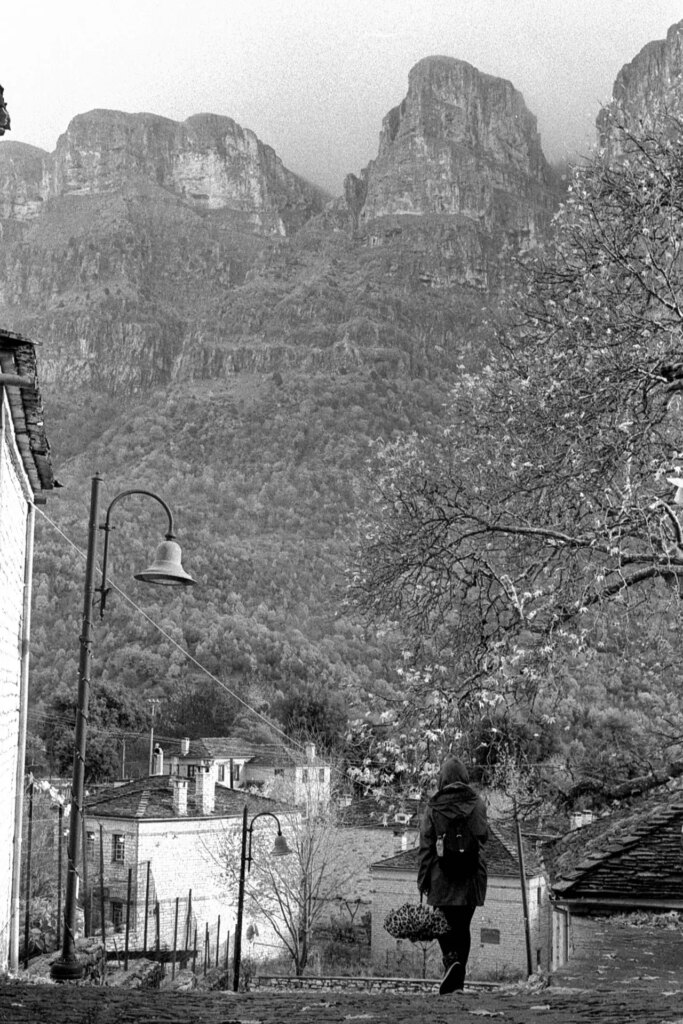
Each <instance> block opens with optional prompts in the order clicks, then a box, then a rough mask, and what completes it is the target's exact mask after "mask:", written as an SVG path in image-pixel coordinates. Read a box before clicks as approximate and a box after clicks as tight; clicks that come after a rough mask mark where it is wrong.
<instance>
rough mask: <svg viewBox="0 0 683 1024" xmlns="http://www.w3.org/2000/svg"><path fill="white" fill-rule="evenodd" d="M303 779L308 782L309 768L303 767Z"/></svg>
mask: <svg viewBox="0 0 683 1024" xmlns="http://www.w3.org/2000/svg"><path fill="white" fill-rule="evenodd" d="M301 781H302V782H308V768H302V769H301Z"/></svg>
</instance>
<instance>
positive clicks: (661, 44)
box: [597, 21, 683, 155]
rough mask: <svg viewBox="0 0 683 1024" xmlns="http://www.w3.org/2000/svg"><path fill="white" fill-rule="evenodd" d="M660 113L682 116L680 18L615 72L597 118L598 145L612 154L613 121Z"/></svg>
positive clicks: (647, 120)
mask: <svg viewBox="0 0 683 1024" xmlns="http://www.w3.org/2000/svg"><path fill="white" fill-rule="evenodd" d="M662 114H670V115H672V116H673V117H674V118H679V119H680V118H683V21H679V22H677V24H675V25H672V26H671V28H670V29H669V31H668V32H667V35H666V39H658V40H655V41H654V42H651V43H648V44H647V46H644V47H643V49H642V50H641V51H640V53H638V54H637V55H636V56H635V57H634V58H633V60H632V61H630V63H628V64H625V65H624V67H623V68H622V69H621V71H620V72H619V74H618V75H617V78H616V81H615V83H614V88H613V90H612V102H611V103H610V104H609V105H608V106H606V107H605V108H604V109H603V110H601V111H600V114H599V115H598V119H597V129H598V138H599V142H600V145H601V146H603V147H605V148H606V149H607V151H608V153H609V154H611V155H616V154H617V152H618V151H619V144H618V142H617V140H616V136H615V134H614V131H613V128H612V126H613V124H614V122H615V121H616V122H617V123H619V124H624V125H626V127H628V126H629V125H633V126H636V125H638V124H640V123H642V124H645V125H648V124H652V123H653V121H654V120H655V119H657V118H659V117H661V115H662Z"/></svg>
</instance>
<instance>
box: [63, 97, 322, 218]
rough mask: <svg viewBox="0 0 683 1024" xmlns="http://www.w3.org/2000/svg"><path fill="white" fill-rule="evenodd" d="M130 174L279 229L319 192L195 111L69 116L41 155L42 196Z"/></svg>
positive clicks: (110, 187)
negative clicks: (178, 116) (52, 147)
mask: <svg viewBox="0 0 683 1024" xmlns="http://www.w3.org/2000/svg"><path fill="white" fill-rule="evenodd" d="M131 179H132V180H135V179H143V180H146V181H148V182H153V183H154V184H156V185H158V186H160V187H161V188H164V189H167V190H168V191H170V192H172V193H174V194H175V195H177V196H179V197H181V198H182V199H183V200H184V201H185V202H187V203H188V204H189V205H190V206H192V207H194V208H197V209H205V210H220V209H223V210H228V211H231V212H232V213H233V214H235V215H236V216H237V217H238V218H239V219H240V220H241V221H242V222H243V224H244V226H245V227H247V226H249V227H252V228H253V229H256V230H259V231H262V232H264V233H277V234H280V235H286V234H288V233H290V232H291V231H293V230H296V229H297V228H298V227H300V226H301V224H302V223H304V222H305V221H306V220H307V219H308V218H309V217H310V216H311V215H312V214H313V213H316V212H317V211H318V210H320V209H321V207H322V205H323V202H324V200H325V198H327V197H325V196H324V193H323V192H322V191H321V190H320V189H317V188H315V187H314V186H312V185H309V184H308V183H307V182H304V181H303V180H302V179H300V178H298V177H297V176H296V175H294V174H292V173H291V172H290V171H288V170H287V169H286V168H285V167H284V166H283V164H282V161H281V160H280V159H279V157H278V156H277V155H276V154H275V151H274V150H273V149H271V147H270V146H265V145H264V144H263V143H262V142H260V140H259V139H258V138H257V137H256V135H254V133H253V132H251V131H248V130H245V129H243V128H241V127H240V126H239V125H238V124H236V123H235V122H234V121H233V120H231V119H230V118H229V117H218V116H217V115H214V114H197V115H196V116H194V117H191V118H188V120H187V121H184V122H183V123H182V124H180V123H178V122H176V121H170V120H168V119H167V118H164V117H157V116H156V115H153V114H123V113H121V112H119V111H115V110H94V111H91V112H90V113H89V114H81V115H79V116H78V117H75V118H74V119H73V121H72V122H71V124H70V125H69V127H68V129H67V131H66V133H65V134H64V135H62V136H61V137H60V139H59V141H58V143H57V149H56V151H55V153H54V155H53V156H52V158H51V159H50V160H49V161H48V162H47V166H46V173H45V178H44V182H43V190H44V197H45V198H49V197H53V196H62V195H95V194H102V193H108V192H109V193H111V192H116V191H117V190H119V189H120V188H121V186H122V183H124V182H126V181H130V180H131Z"/></svg>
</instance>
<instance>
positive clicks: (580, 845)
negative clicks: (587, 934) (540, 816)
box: [543, 784, 683, 902]
mask: <svg viewBox="0 0 683 1024" xmlns="http://www.w3.org/2000/svg"><path fill="white" fill-rule="evenodd" d="M682 826H683V787H682V786H681V785H680V784H678V785H677V786H675V787H665V788H663V789H660V791H659V792H657V793H655V792H651V793H650V794H645V795H643V796H641V797H639V798H638V799H636V800H634V801H632V802H631V803H630V804H629V805H628V806H623V807H619V808H616V809H614V810H613V811H612V812H611V813H610V814H608V815H605V816H603V817H601V818H598V819H597V821H594V822H592V823H591V824H590V825H584V826H583V827H582V828H579V829H575V830H574V831H572V832H569V833H568V834H567V835H565V836H562V838H560V839H558V840H556V841H554V842H552V843H548V844H546V845H544V847H543V860H544V864H545V866H546V868H547V870H548V873H549V875H550V882H551V887H552V889H553V891H554V892H555V894H556V895H558V896H561V897H564V898H569V897H570V896H571V897H572V898H586V899H588V898H592V899H601V898H602V899H608V900H618V899H620V898H623V899H628V900H637V899H642V900H659V901H664V902H666V901H667V900H671V899H675V900H683V847H682V846H681V838H682V837H681V828H682Z"/></svg>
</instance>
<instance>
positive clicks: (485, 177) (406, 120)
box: [345, 57, 557, 287]
mask: <svg viewBox="0 0 683 1024" xmlns="http://www.w3.org/2000/svg"><path fill="white" fill-rule="evenodd" d="M345 194H346V201H347V205H348V208H349V210H350V212H351V216H352V218H353V220H354V224H355V226H356V228H357V229H358V230H359V231H361V232H362V233H364V234H365V235H367V236H368V237H369V239H370V244H381V243H382V242H384V241H385V240H386V239H387V238H391V237H395V236H396V233H397V232H401V233H402V232H408V233H409V234H410V237H411V241H412V242H413V243H415V242H416V244H417V247H418V248H419V249H422V250H423V251H424V250H425V246H426V248H427V249H429V247H430V246H429V242H430V240H431V242H432V243H433V244H436V246H437V249H438V255H439V257H440V258H441V262H442V268H441V269H440V270H438V271H437V270H436V268H435V267H434V266H432V267H431V268H430V267H428V266H425V268H424V272H425V274H426V275H427V276H428V277H431V276H433V274H434V273H435V272H436V273H437V275H439V276H440V279H441V283H453V281H459V282H460V283H469V284H475V285H479V286H483V287H486V286H487V285H488V284H490V283H491V282H490V272H491V269H492V261H495V260H496V258H497V257H498V256H499V255H500V252H501V249H502V248H503V247H504V246H505V245H506V243H511V244H512V245H513V246H514V247H515V248H518V247H520V246H527V245H532V244H534V242H535V241H536V240H537V239H538V238H539V237H540V236H542V235H543V233H544V232H545V230H546V228H547V226H548V224H549V221H550V218H551V216H552V213H553V212H554V209H555V207H556V203H557V183H556V180H555V176H554V174H553V172H552V170H551V168H550V167H549V165H548V164H547V162H546V160H545V157H544V155H543V152H542V149H541V143H540V138H539V135H538V131H537V127H536V118H535V117H534V116H533V115H532V114H531V113H530V112H529V111H528V110H527V108H526V105H525V103H524V99H523V98H522V95H521V94H520V93H519V92H518V91H517V90H516V89H515V88H514V87H513V86H512V85H511V83H510V82H508V81H505V80H504V79H500V78H495V77H492V76H491V75H486V74H482V72H480V71H478V70H477V69H476V68H474V67H472V65H471V64H467V63H466V62H465V61H461V60H455V59H454V58H452V57H427V58H426V59H424V60H421V61H420V62H419V63H418V64H416V65H415V67H414V68H413V69H412V71H411V72H410V76H409V85H408V93H407V95H406V97H405V99H404V100H403V101H402V103H401V104H400V105H399V106H397V107H395V108H394V109H393V110H390V111H389V113H388V114H387V115H386V117H385V118H384V121H383V125H382V132H381V135H380V143H379V153H378V155H377V159H376V160H374V161H372V162H371V163H370V164H369V165H368V167H366V168H365V170H364V171H363V172H362V173H361V176H360V178H358V177H355V176H353V175H350V176H349V177H348V178H347V180H346V183H345ZM415 218H420V219H423V223H422V224H421V225H418V224H417V223H416V222H415ZM411 219H412V223H411ZM424 219H426V221H425V220H424ZM416 236H417V237H416ZM444 261H445V262H444Z"/></svg>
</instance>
